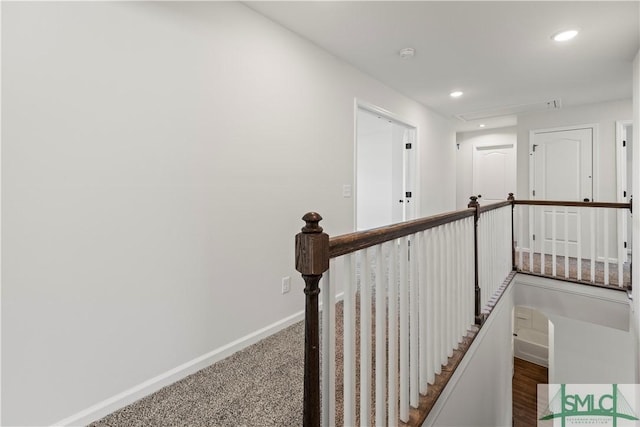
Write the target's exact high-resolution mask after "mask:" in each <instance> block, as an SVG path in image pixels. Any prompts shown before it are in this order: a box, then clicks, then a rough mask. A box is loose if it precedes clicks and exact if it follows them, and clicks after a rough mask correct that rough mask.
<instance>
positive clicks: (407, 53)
mask: <svg viewBox="0 0 640 427" xmlns="http://www.w3.org/2000/svg"><path fill="white" fill-rule="evenodd" d="M398 54H399V55H400V58H402V59H411V58H413V56H414V55H415V54H416V50H415V49H414V48H412V47H405V48H404V49H400V52H398Z"/></svg>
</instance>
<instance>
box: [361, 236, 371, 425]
mask: <svg viewBox="0 0 640 427" xmlns="http://www.w3.org/2000/svg"><path fill="white" fill-rule="evenodd" d="M371 252H372V248H367V249H365V250H364V254H363V257H362V258H363V262H362V266H361V268H360V271H361V272H362V274H361V276H360V425H363V426H366V425H369V424H371V340H370V339H368V338H369V337H371V283H370V282H371Z"/></svg>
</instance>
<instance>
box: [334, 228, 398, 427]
mask: <svg viewBox="0 0 640 427" xmlns="http://www.w3.org/2000/svg"><path fill="white" fill-rule="evenodd" d="M398 245H399V241H397V240H394V241H391V244H390V245H389V246H390V256H389V258H390V263H389V281H388V284H387V286H388V290H389V379H388V382H389V407H388V414H389V418H388V423H387V424H388V425H390V426H393V425H395V424H396V423H397V422H398V374H399V372H398V269H397V265H398V264H397V262H398ZM344 425H345V426H348V425H353V424H347V422H346V421H345V424H344Z"/></svg>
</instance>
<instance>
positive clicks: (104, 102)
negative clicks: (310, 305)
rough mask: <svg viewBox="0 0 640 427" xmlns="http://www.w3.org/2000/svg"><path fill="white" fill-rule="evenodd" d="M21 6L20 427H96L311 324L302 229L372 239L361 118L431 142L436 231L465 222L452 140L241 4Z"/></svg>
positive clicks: (13, 417) (16, 41) (13, 70)
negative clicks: (86, 426)
mask: <svg viewBox="0 0 640 427" xmlns="http://www.w3.org/2000/svg"><path fill="white" fill-rule="evenodd" d="M1 7H2V125H3V126H2V295H1V299H2V318H1V322H2V419H1V421H2V424H3V425H48V424H52V423H55V422H58V421H61V420H62V421H64V422H65V423H74V424H82V423H83V422H86V421H87V420H90V419H91V418H92V417H96V416H99V415H100V414H101V413H104V412H105V411H109V410H110V409H113V408H115V407H119V406H122V405H123V404H125V403H127V402H130V401H131V400H133V399H135V398H137V397H139V396H140V395H143V394H145V393H148V392H150V391H153V390H154V389H156V388H158V387H160V386H161V385H162V384H163V381H164V382H167V381H171V380H174V379H176V378H177V377H180V376H184V375H185V374H187V373H189V372H190V370H193V369H196V368H197V367H198V366H202V365H204V364H207V363H210V362H212V361H213V360H214V359H215V357H221V355H223V354H224V351H227V352H228V351H233V350H234V349H237V348H238V347H239V346H242V345H244V344H245V343H246V340H244V339H245V338H246V337H248V336H250V334H255V333H258V334H259V333H268V332H270V331H272V330H273V329H277V328H278V327H282V326H283V325H284V323H278V322H282V321H284V322H285V323H286V322H287V321H289V322H290V321H294V320H296V319H297V317H296V315H297V314H299V313H300V311H301V310H302V309H303V306H304V297H303V293H302V288H303V286H302V282H301V279H300V276H299V275H298V274H297V273H296V272H295V271H294V253H293V249H294V247H293V237H294V235H295V234H296V233H297V232H298V231H299V230H300V228H301V227H302V225H303V223H302V221H301V220H300V218H301V217H302V215H303V214H304V213H305V212H308V211H311V210H315V211H317V212H320V213H321V214H322V215H323V217H324V218H325V220H324V221H323V226H324V227H325V230H326V231H327V232H329V233H330V234H333V235H335V234H339V233H344V232H348V231H351V230H352V229H353V198H344V197H343V196H342V187H343V185H344V184H351V185H353V177H354V170H353V164H354V159H353V151H354V141H353V138H354V126H353V123H354V99H355V98H357V99H360V100H363V101H366V102H368V103H371V104H374V105H377V106H379V107H381V108H384V109H386V110H388V111H390V112H392V113H394V114H396V115H397V116H399V117H402V118H405V119H406V120H407V121H408V122H410V123H412V124H415V125H416V126H418V138H419V139H418V141H417V146H418V147H417V149H418V155H419V170H420V176H419V178H420V182H419V195H420V196H421V197H420V200H421V205H420V211H421V212H420V213H421V214H422V215H428V214H433V213H436V212H442V211H447V210H453V209H454V208H455V144H454V142H455V141H454V138H455V137H454V132H453V131H452V129H451V128H450V124H449V122H448V120H446V119H444V118H442V117H440V116H438V115H437V114H435V113H433V112H432V111H430V110H428V109H426V108H424V107H423V106H421V105H419V104H417V103H416V102H414V101H412V100H410V99H408V98H407V97H405V96H402V95H400V94H398V93H397V92H394V91H392V90H391V89H389V88H388V87H387V86H385V85H383V84H381V83H379V82H377V81H375V80H373V79H372V78H370V77H368V76H367V75H365V74H363V73H361V72H359V71H357V70H355V69H354V68H353V67H351V66H349V65H348V64H346V63H344V62H341V61H339V60H338V59H337V58H335V57H334V56H332V55H329V54H328V53H326V52H324V51H322V50H320V49H319V48H317V47H316V46H315V45H313V44H311V43H309V42H307V41H306V40H303V39H301V38H300V37H298V36H296V35H294V34H293V33H291V32H290V31H288V30H285V29H283V28H282V27H280V26H278V25H276V24H274V23H273V22H271V21H269V20H267V19H265V18H264V17H262V16H260V15H258V14H257V13H255V12H253V11H251V10H250V9H248V8H246V7H245V6H243V5H242V4H239V3H235V2H233V3H231V2H86V3H85V2H3V3H2V5H1ZM285 276H291V277H292V291H291V292H290V293H288V294H286V295H281V291H280V290H281V279H282V278H283V277H285ZM269 327H271V328H272V329H263V328H269ZM265 331H266V332H265Z"/></svg>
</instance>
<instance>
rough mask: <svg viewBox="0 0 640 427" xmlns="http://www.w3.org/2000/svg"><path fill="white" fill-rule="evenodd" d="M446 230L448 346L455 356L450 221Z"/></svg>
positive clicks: (451, 232)
mask: <svg viewBox="0 0 640 427" xmlns="http://www.w3.org/2000/svg"><path fill="white" fill-rule="evenodd" d="M444 232H445V247H446V252H445V253H446V254H447V259H446V266H447V269H446V273H447V275H446V281H445V283H446V286H447V296H448V300H447V307H448V309H447V347H448V353H447V355H448V356H449V357H451V356H453V349H454V347H455V343H456V342H457V340H456V336H455V329H454V328H455V304H456V298H455V294H454V286H455V273H454V270H455V263H454V261H455V258H454V252H453V224H452V223H448V224H445V226H444Z"/></svg>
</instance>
